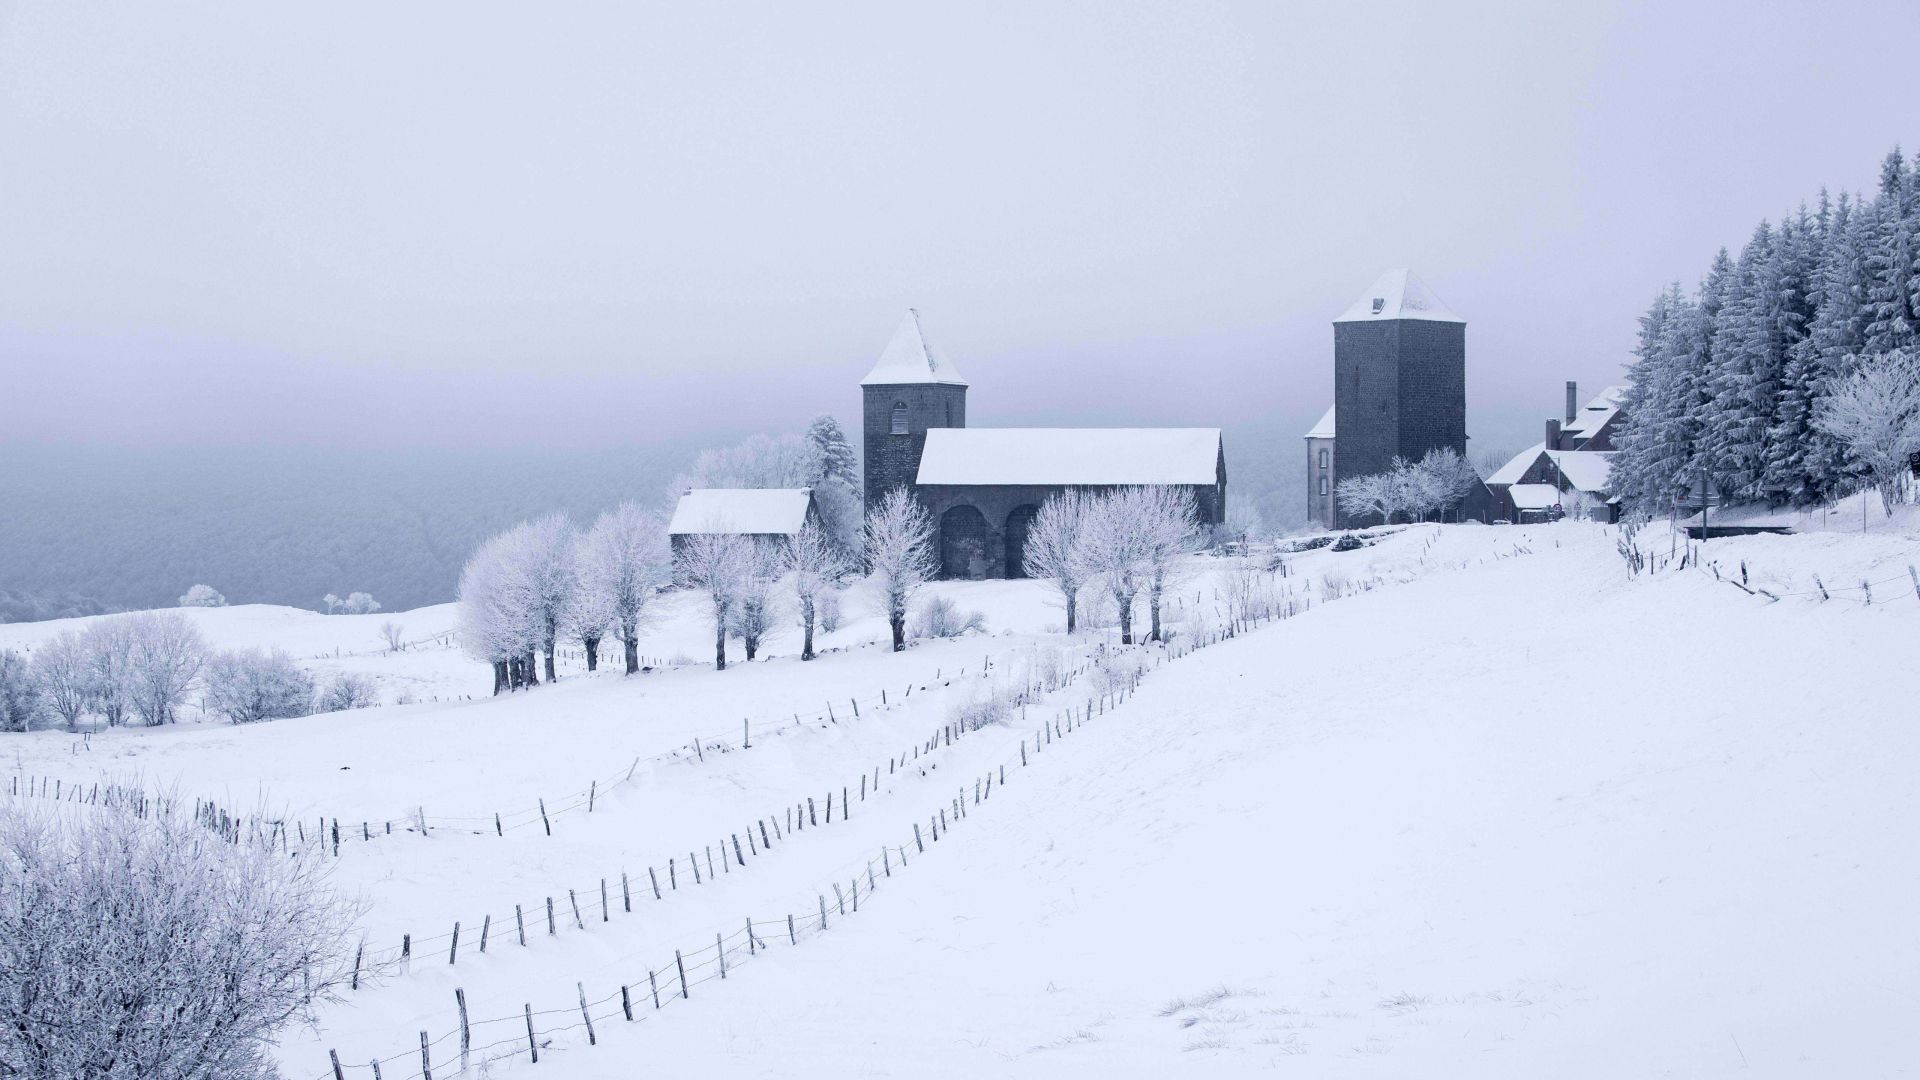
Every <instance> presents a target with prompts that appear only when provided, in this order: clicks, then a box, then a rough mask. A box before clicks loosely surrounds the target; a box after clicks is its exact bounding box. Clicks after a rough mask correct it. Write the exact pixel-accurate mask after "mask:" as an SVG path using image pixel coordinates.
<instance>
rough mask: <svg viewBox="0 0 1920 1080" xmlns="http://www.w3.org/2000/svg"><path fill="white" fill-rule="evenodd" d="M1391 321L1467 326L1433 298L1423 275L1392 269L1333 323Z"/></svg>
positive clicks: (1463, 320) (1461, 319)
mask: <svg viewBox="0 0 1920 1080" xmlns="http://www.w3.org/2000/svg"><path fill="white" fill-rule="evenodd" d="M1387 319H1420V320H1422V321H1425V322H1450V323H1464V322H1466V321H1467V320H1465V319H1463V318H1461V317H1460V316H1458V315H1455V314H1454V313H1453V312H1451V311H1448V310H1447V305H1445V304H1443V303H1441V302H1440V298H1439V297H1437V296H1435V295H1433V290H1432V289H1429V288H1427V283H1426V282H1424V281H1421V280H1420V275H1418V274H1415V273H1414V272H1413V271H1411V270H1406V269H1400V270H1389V271H1387V272H1386V273H1384V274H1381V275H1380V280H1378V281H1376V282H1374V283H1373V288H1371V289H1368V290H1367V291H1366V294H1365V295H1363V296H1361V297H1360V299H1358V300H1356V301H1354V303H1353V306H1352V307H1350V308H1348V309H1347V310H1346V313H1345V314H1344V315H1341V316H1340V317H1339V318H1337V319H1335V320H1333V321H1334V322H1336V323H1344V322H1382V321H1384V320H1387Z"/></svg>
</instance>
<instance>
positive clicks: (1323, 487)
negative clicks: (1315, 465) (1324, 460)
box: [1320, 476, 1327, 495]
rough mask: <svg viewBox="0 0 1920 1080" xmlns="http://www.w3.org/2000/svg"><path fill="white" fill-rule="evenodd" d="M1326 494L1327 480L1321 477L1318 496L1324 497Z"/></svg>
mask: <svg viewBox="0 0 1920 1080" xmlns="http://www.w3.org/2000/svg"><path fill="white" fill-rule="evenodd" d="M1326 493H1327V478H1326V477H1324V476H1323V477H1321V478H1320V494H1322V495H1325V494H1326Z"/></svg>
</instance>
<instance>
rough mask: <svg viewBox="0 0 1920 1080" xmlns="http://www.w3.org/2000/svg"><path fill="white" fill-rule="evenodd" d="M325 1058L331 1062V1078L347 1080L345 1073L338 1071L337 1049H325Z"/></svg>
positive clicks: (338, 1056)
mask: <svg viewBox="0 0 1920 1080" xmlns="http://www.w3.org/2000/svg"><path fill="white" fill-rule="evenodd" d="M327 1059H328V1060H329V1061H332V1062H333V1080H347V1077H346V1074H345V1073H343V1072H341V1071H340V1054H339V1051H336V1050H329V1051H327Z"/></svg>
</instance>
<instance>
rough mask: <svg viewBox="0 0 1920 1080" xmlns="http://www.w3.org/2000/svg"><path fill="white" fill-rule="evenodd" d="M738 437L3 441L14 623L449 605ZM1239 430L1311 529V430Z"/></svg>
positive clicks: (1253, 467) (651, 500)
mask: <svg viewBox="0 0 1920 1080" xmlns="http://www.w3.org/2000/svg"><path fill="white" fill-rule="evenodd" d="M740 434H741V433H737V432H734V433H710V434H707V435H702V436H698V437H692V438H683V439H677V440H672V441H668V442H662V443H658V444H654V445H651V446H635V447H623V448H612V449H600V450H593V451H556V450H519V451H502V450H443V449H407V450H384V451H372V450H367V451H361V450H339V449H322V448H288V447H267V448H257V447H170V448H158V449H127V448H116V447H68V446H43V445H0V622H25V621H32V620H39V619H54V618H63V617H67V616H73V615H98V614H102V613H106V612H111V611H124V610H128V609H136V608H151V607H166V606H170V605H172V604H173V603H175V601H176V600H177V599H178V598H179V596H180V594H181V593H184V592H185V591H186V590H187V588H188V587H189V586H191V585H194V584H196V583H201V582H204V583H206V584H208V585H212V586H213V587H214V588H216V589H218V590H220V592H221V593H223V594H224V595H225V596H226V598H227V600H228V602H229V603H233V604H286V605H290V606H293V607H303V608H317V607H319V606H320V599H321V597H323V596H325V595H326V594H327V593H330V592H331V593H338V594H340V595H342V596H344V595H346V594H347V593H348V592H351V591H364V592H369V593H372V594H373V595H374V598H375V599H377V600H379V601H380V603H381V605H382V606H383V607H384V608H385V609H387V610H389V611H393V610H402V609H406V608H414V607H421V606H424V605H427V604H437V603H442V602H445V601H447V600H451V599H453V596H454V591H455V588H456V586H457V584H458V582H459V577H460V567H461V565H462V564H463V563H464V562H465V561H466V558H467V556H468V554H469V553H471V552H472V550H473V548H474V546H475V545H476V544H477V543H478V542H479V541H480V540H482V539H484V538H485V537H487V536H488V535H490V534H492V533H494V532H496V531H498V530H499V529H501V528H504V527H506V526H508V525H511V524H513V523H514V522H516V521H519V520H521V519H523V518H526V517H529V516H532V515H535V514H543V513H547V512H549V511H552V510H564V511H566V512H567V513H569V514H572V515H573V516H574V517H575V518H576V519H585V520H591V518H592V517H593V516H594V515H595V514H597V513H599V512H600V511H601V510H604V509H606V508H607V507H610V506H613V505H615V504H616V503H619V502H621V501H622V500H625V499H634V500H638V501H640V502H642V503H645V504H649V505H653V504H658V503H659V502H660V501H661V500H662V499H663V498H664V495H665V492H666V487H667V484H668V483H670V482H671V481H672V479H673V477H674V475H675V474H676V473H679V472H681V471H682V470H684V469H685V468H686V467H687V466H688V465H689V464H690V463H691V462H692V460H693V458H694V456H695V455H696V454H698V452H699V451H700V450H702V449H705V448H707V447H711V446H724V445H727V444H729V443H731V442H733V441H736V440H737V439H738V438H739V437H740ZM1226 440H1227V478H1228V480H1227V488H1228V492H1229V497H1230V498H1231V499H1233V500H1234V501H1239V500H1241V499H1246V500H1248V501H1250V502H1252V503H1253V505H1254V506H1255V507H1256V508H1258V509H1259V511H1260V513H1261V516H1262V518H1263V519H1264V520H1265V522H1266V524H1267V525H1268V526H1270V527H1273V526H1287V525H1292V524H1295V523H1297V522H1299V521H1300V520H1301V519H1302V517H1303V516H1304V515H1303V502H1304V500H1303V495H1302V491H1303V490H1304V489H1303V488H1302V487H1301V486H1300V483H1299V482H1298V475H1297V474H1298V470H1297V469H1296V468H1295V467H1294V466H1295V464H1296V458H1297V456H1298V454H1297V450H1298V447H1297V445H1296V444H1297V439H1294V438H1291V437H1287V436H1285V435H1283V434H1282V433H1278V432H1275V431H1272V430H1267V428H1266V426H1264V425H1263V426H1258V427H1256V426H1252V425H1249V426H1247V427H1243V428H1232V429H1228V430H1227V432H1226Z"/></svg>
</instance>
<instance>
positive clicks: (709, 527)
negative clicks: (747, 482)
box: [667, 488, 820, 558]
mask: <svg viewBox="0 0 1920 1080" xmlns="http://www.w3.org/2000/svg"><path fill="white" fill-rule="evenodd" d="M809 521H811V522H813V523H814V525H815V526H816V527H818V525H819V523H820V510H819V508H818V507H816V506H815V505H814V501H813V490H812V489H811V488H694V489H692V490H690V491H688V492H687V493H686V494H684V495H682V496H680V501H679V502H678V503H677V504H675V506H674V508H673V519H672V520H671V521H669V522H668V523H667V538H668V541H669V542H670V543H671V544H672V545H673V554H674V556H675V557H676V558H677V557H679V555H680V550H681V548H682V547H683V546H684V545H685V543H686V541H687V539H688V538H689V537H692V536H698V535H703V534H705V535H713V534H731V535H734V536H745V537H750V538H752V539H754V540H757V541H760V542H762V543H765V544H785V543H787V542H788V541H789V540H791V539H792V538H793V535H794V534H795V533H797V532H799V531H800V529H801V528H802V527H803V526H805V525H806V524H807V522H809Z"/></svg>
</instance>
